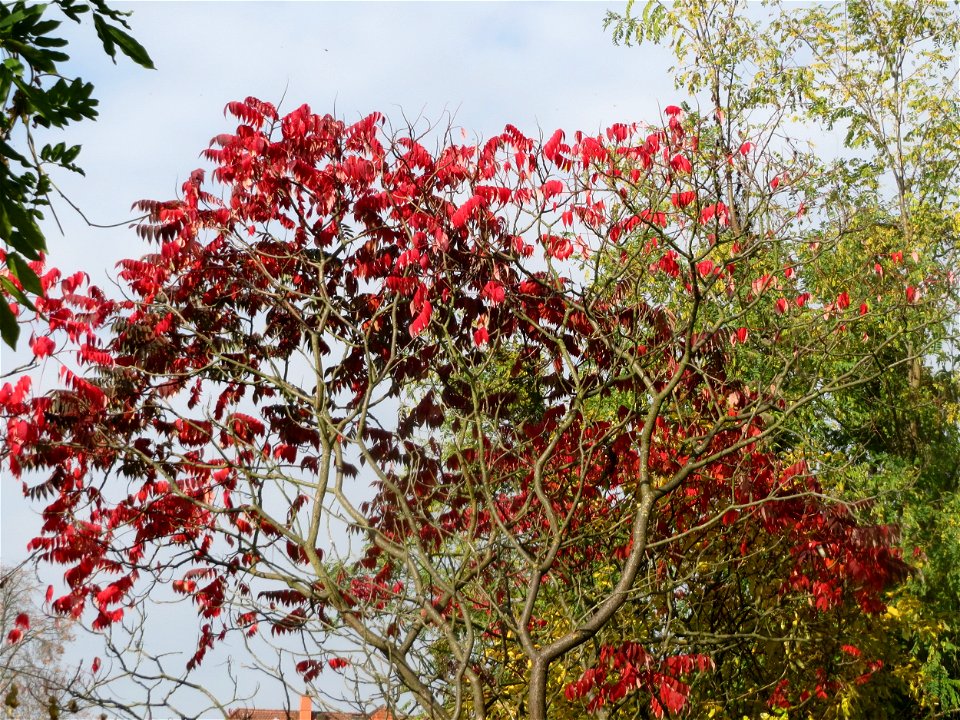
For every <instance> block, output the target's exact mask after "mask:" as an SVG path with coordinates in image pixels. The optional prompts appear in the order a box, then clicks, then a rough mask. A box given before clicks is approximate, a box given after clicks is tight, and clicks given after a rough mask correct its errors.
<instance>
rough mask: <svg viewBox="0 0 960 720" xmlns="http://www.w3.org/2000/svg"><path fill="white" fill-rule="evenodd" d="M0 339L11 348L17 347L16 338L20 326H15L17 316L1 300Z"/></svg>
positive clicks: (18, 334) (18, 335)
mask: <svg viewBox="0 0 960 720" xmlns="http://www.w3.org/2000/svg"><path fill="white" fill-rule="evenodd" d="M0 337H2V338H3V341H4V342H5V343H6V344H7V345H9V346H10V347H12V348H16V347H17V338H18V337H20V326H19V325H18V324H17V316H16V315H14V314H13V310H11V309H10V306H9V305H8V304H7V302H6V301H5V300H3V299H0Z"/></svg>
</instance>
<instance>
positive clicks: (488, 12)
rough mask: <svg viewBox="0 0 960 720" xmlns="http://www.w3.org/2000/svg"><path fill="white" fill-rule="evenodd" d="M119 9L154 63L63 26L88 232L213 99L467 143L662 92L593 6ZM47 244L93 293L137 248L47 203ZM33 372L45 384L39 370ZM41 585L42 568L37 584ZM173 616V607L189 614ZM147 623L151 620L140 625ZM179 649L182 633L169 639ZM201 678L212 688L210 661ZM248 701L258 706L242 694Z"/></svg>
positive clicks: (657, 104)
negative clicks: (438, 125)
mask: <svg viewBox="0 0 960 720" xmlns="http://www.w3.org/2000/svg"><path fill="white" fill-rule="evenodd" d="M113 6H115V7H123V8H126V9H133V10H134V16H133V18H132V19H131V25H132V27H133V35H134V36H135V37H136V38H137V39H138V40H140V42H141V43H142V44H143V45H144V46H145V47H146V48H147V50H148V51H149V52H150V54H151V55H152V57H153V59H154V62H155V64H156V67H157V69H156V70H154V71H148V70H143V69H141V68H139V67H136V66H134V65H133V64H132V63H130V62H128V61H126V60H125V59H123V58H121V59H120V60H119V62H118V64H117V65H112V64H111V63H110V61H109V59H107V58H106V57H105V56H104V54H103V52H102V49H101V48H100V46H99V44H98V41H97V38H96V36H95V34H94V32H93V30H92V28H91V27H88V26H81V27H79V28H77V29H76V31H75V32H71V34H70V38H71V46H70V49H69V52H70V54H71V56H72V60H71V62H70V63H69V64H68V65H67V66H66V67H65V70H66V71H67V73H69V74H77V75H80V76H81V77H83V78H84V79H86V80H88V81H90V82H93V84H94V85H95V87H96V93H95V94H96V96H97V97H98V98H99V100H100V118H99V120H97V121H96V122H92V123H91V122H88V123H83V124H81V125H78V126H73V127H71V128H70V130H69V132H68V134H67V135H66V136H65V137H64V138H63V139H64V140H66V142H67V143H68V144H71V143H80V144H82V145H83V152H82V153H81V155H80V158H79V164H80V165H81V166H82V167H83V168H84V169H85V170H86V177H72V176H65V175H61V176H58V177H57V178H56V179H57V181H58V183H59V185H60V186H61V187H62V188H63V190H64V192H65V193H66V194H67V195H68V196H69V198H70V199H71V200H72V201H73V202H74V203H75V204H76V205H78V206H79V207H80V208H81V209H82V210H83V212H84V213H85V214H86V215H87V217H88V218H89V219H90V220H91V221H92V222H94V223H98V224H113V223H123V221H125V220H127V219H129V218H130V217H131V213H130V205H131V203H133V202H134V201H136V200H138V199H142V198H151V199H161V200H163V199H169V198H172V197H174V195H175V194H176V193H177V191H178V189H179V187H180V185H181V183H182V182H183V180H184V179H185V178H186V177H187V176H189V174H190V172H191V170H193V169H194V168H196V167H200V166H202V164H203V163H202V162H201V159H200V158H199V153H200V152H201V151H202V150H203V149H204V148H205V147H206V146H207V143H208V142H209V140H210V138H212V137H213V136H215V135H217V134H219V133H222V132H230V131H232V129H233V127H235V123H234V124H233V125H231V123H230V122H229V121H227V120H225V119H224V115H223V108H224V105H225V104H226V103H227V102H229V101H231V100H235V99H242V98H244V97H246V96H248V95H254V96H257V97H260V98H262V99H265V100H270V101H272V102H274V103H279V102H280V100H281V98H283V104H282V106H281V112H283V111H284V110H287V111H289V110H292V109H294V108H296V107H298V106H299V105H301V104H303V103H307V104H309V105H310V106H311V108H312V109H313V110H314V111H315V112H320V113H326V112H331V113H335V114H336V115H338V116H340V117H341V118H343V119H345V120H348V121H349V120H354V119H358V118H360V117H362V116H364V115H366V114H368V113H370V112H372V111H374V110H379V111H381V112H383V113H384V114H386V115H387V116H388V117H389V118H391V119H393V120H394V121H395V123H401V122H403V118H404V116H406V117H407V118H416V117H420V116H422V117H423V118H424V119H425V120H427V121H433V122H444V123H445V122H447V116H448V115H452V116H453V122H454V124H455V125H459V126H461V127H463V128H465V129H466V130H467V131H468V133H470V134H477V135H480V136H483V137H489V136H490V135H492V134H494V133H496V132H499V131H500V130H502V129H503V126H504V125H505V124H506V123H512V124H514V125H516V126H518V127H519V128H520V129H521V130H522V131H524V132H526V133H528V134H536V133H537V132H538V129H539V130H542V131H543V132H544V133H545V134H549V133H551V132H552V131H553V130H554V129H556V128H558V127H561V128H564V129H565V130H567V131H568V132H569V131H572V130H576V129H583V130H585V131H596V130H599V129H601V128H605V127H607V126H609V125H610V124H612V123H614V122H621V121H626V122H631V121H643V120H648V121H655V120H656V119H657V118H658V117H659V116H660V110H661V108H663V107H665V106H666V105H669V104H672V103H676V102H678V101H679V100H682V99H684V98H682V97H679V96H678V94H677V92H676V91H674V89H673V83H672V80H671V78H670V76H669V74H668V72H667V70H668V67H669V65H670V64H671V63H670V58H669V56H668V55H667V54H666V53H665V52H664V51H662V50H657V49H648V48H644V49H638V48H624V47H614V46H613V44H612V42H611V40H610V37H609V34H608V33H605V32H604V31H603V28H602V21H603V17H604V15H605V12H606V9H607V8H608V7H610V8H613V9H616V10H622V8H623V4H607V3H603V2H577V3H574V2H564V3H548V2H535V3H513V2H499V3H480V2H469V3H468V2H464V3H459V2H458V3H454V2H432V3H400V2H396V3H372V2H370V3H367V2H364V3H360V2H355V3H332V2H329V3H328V2H323V3H320V2H317V3H312V2H295V3H280V2H269V3H267V2H243V3H227V2H204V3H200V2H191V3H187V2H167V3H148V2H138V3H127V4H126V5H121V4H113ZM56 208H57V215H58V217H59V219H60V223H61V225H62V227H63V230H64V232H63V234H61V233H60V231H59V230H58V229H57V226H56V225H55V224H54V223H52V222H47V223H46V231H47V238H48V244H49V249H50V257H51V263H52V264H55V265H57V266H58V267H60V268H61V269H63V270H64V272H65V274H66V273H69V272H73V271H75V270H77V269H82V270H86V271H87V272H88V273H89V274H90V275H91V277H92V278H93V279H94V282H96V283H98V284H103V283H109V282H110V281H109V280H108V277H109V275H110V274H112V273H113V272H114V265H115V263H116V262H117V260H119V259H121V258H124V257H136V256H139V255H141V254H143V253H144V252H147V251H148V248H147V247H146V246H145V245H144V244H143V242H142V241H141V240H140V239H139V238H138V237H137V235H136V234H135V233H134V232H133V231H132V230H129V229H127V228H126V227H125V226H121V227H119V228H116V229H111V230H103V229H97V228H92V227H88V226H87V225H86V224H85V223H84V222H83V220H82V219H81V218H80V217H79V216H78V215H77V214H76V213H75V212H73V211H72V210H70V209H69V208H68V207H67V206H66V205H65V204H64V203H58V204H57V205H56ZM25 346H26V343H25V340H21V350H20V352H18V353H13V352H11V351H10V350H9V349H8V348H6V347H5V346H4V347H3V349H2V351H0V353H2V355H0V363H2V367H3V368H7V369H9V368H11V367H14V366H15V365H17V364H19V363H18V362H17V360H18V358H23V357H25V355H24V352H23V350H24V348H25ZM47 374H48V375H51V376H52V375H53V373H52V372H48V373H47ZM0 499H2V507H0V519H2V533H0V541H2V545H0V557H2V560H3V561H4V562H5V563H10V562H15V561H16V560H18V559H19V558H21V557H23V554H24V547H25V543H26V541H27V540H28V539H29V537H31V536H32V535H33V534H35V529H36V528H37V527H38V526H39V523H38V521H37V518H36V508H31V507H30V506H28V505H26V504H25V501H24V500H23V499H22V498H21V496H20V489H19V487H18V485H17V483H16V482H14V481H13V480H12V479H11V478H9V477H4V478H3V482H2V484H0ZM57 573H58V571H57V572H55V573H54V575H56V574H57ZM181 609H182V610H186V611H187V612H190V611H191V610H190V608H189V607H183V608H181ZM155 619H156V618H155ZM164 622H165V624H166V623H169V624H166V625H165V632H166V639H167V640H168V641H170V642H171V643H172V645H173V646H176V645H177V644H178V643H179V644H180V645H182V646H183V647H184V648H188V647H190V646H191V645H192V643H193V642H194V638H195V625H194V623H193V622H186V623H184V626H185V627H186V628H187V629H186V630H185V632H184V633H183V635H182V637H180V636H178V634H177V633H171V632H170V628H172V627H177V626H178V624H177V623H176V622H175V621H171V620H169V619H165V620H164ZM206 672H207V675H206V676H204V682H206V683H207V684H208V685H209V686H210V687H211V689H214V690H217V689H219V688H220V687H223V683H222V682H221V681H222V679H223V678H222V675H223V673H224V671H223V669H222V667H219V666H217V665H216V664H214V663H211V664H210V665H209V666H208V669H207V670H206ZM259 698H260V700H259V702H260V705H269V704H270V695H269V694H261V695H260V696H259Z"/></svg>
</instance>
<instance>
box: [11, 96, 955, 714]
mask: <svg viewBox="0 0 960 720" xmlns="http://www.w3.org/2000/svg"><path fill="white" fill-rule="evenodd" d="M228 110H229V112H230V113H231V114H232V115H233V116H234V117H235V118H237V120H238V121H239V124H238V125H237V127H236V128H235V129H234V130H233V131H232V132H230V133H228V134H223V135H219V136H217V137H216V138H215V139H214V141H213V143H212V145H211V148H210V149H209V150H207V152H206V157H207V159H208V160H209V161H211V162H212V163H213V164H214V169H213V173H212V176H213V180H212V182H207V181H206V180H205V178H204V173H203V172H201V171H197V172H195V173H194V174H193V175H192V176H191V177H190V179H189V180H188V181H187V182H186V183H185V184H184V186H183V195H182V197H181V198H179V199H177V200H173V201H167V202H144V203H141V206H142V208H143V209H144V210H146V211H148V212H149V213H150V221H149V222H148V223H147V224H145V225H143V226H141V228H140V231H141V234H142V235H143V236H144V237H146V238H147V239H148V240H150V241H151V242H153V243H154V244H155V245H156V250H155V252H154V253H152V254H149V255H146V256H144V257H142V258H140V259H136V260H125V261H122V262H121V263H120V265H119V267H120V269H119V275H120V279H121V280H122V281H123V283H124V288H125V290H126V292H127V296H126V297H116V298H111V297H109V296H107V295H106V294H105V293H104V292H102V291H101V290H99V289H97V288H93V287H89V286H88V285H87V283H86V278H85V276H84V274H83V273H76V274H70V275H66V276H64V275H62V274H61V273H60V272H58V271H57V270H51V269H46V268H43V267H42V266H40V265H39V264H37V265H35V268H34V269H35V271H36V272H37V274H38V276H39V278H40V280H41V282H42V283H43V288H44V298H43V299H42V301H41V302H40V303H39V305H38V308H39V309H40V310H41V311H42V312H43V316H42V318H38V319H37V323H36V325H35V329H34V335H33V337H32V339H31V341H30V345H31V347H32V349H33V352H34V354H35V355H36V357H37V358H38V360H40V359H43V362H45V363H46V364H47V366H48V367H50V366H56V367H58V368H59V372H60V380H61V384H60V385H59V387H57V388H55V389H52V390H48V391H43V392H41V391H40V390H35V389H34V388H33V387H32V385H31V380H30V379H29V377H27V376H24V377H21V378H19V379H15V380H12V381H11V382H9V383H7V384H6V385H4V386H3V387H2V389H0V410H2V412H3V415H4V418H5V435H4V446H3V448H4V449H3V453H4V462H5V464H6V466H7V467H8V469H9V470H10V471H11V473H12V474H13V475H14V476H16V477H19V478H21V479H22V480H23V483H24V488H25V491H26V492H27V493H28V494H30V495H31V496H32V497H34V498H37V499H40V498H45V499H46V502H47V506H46V509H45V511H44V514H43V520H44V524H43V528H42V531H41V533H40V535H39V536H38V537H36V538H34V539H33V540H32V541H31V548H32V549H34V550H35V551H37V552H38V553H39V554H40V556H41V557H42V558H44V559H45V560H47V561H49V562H52V563H57V564H61V565H64V566H66V576H65V577H66V582H67V585H68V591H67V592H66V593H65V594H62V595H60V596H59V597H54V598H53V599H52V605H53V608H54V609H55V610H57V611H58V612H61V613H64V614H69V615H72V616H74V617H87V618H90V619H91V621H92V623H93V625H94V626H96V627H100V628H108V627H110V626H112V625H114V624H116V623H118V622H120V621H121V620H122V619H123V618H124V614H125V609H126V608H127V607H128V606H129V605H130V604H132V603H135V602H136V601H137V598H138V597H140V596H141V594H143V593H146V592H149V590H150V589H151V588H152V587H154V585H153V583H155V582H163V583H167V584H169V586H170V587H171V588H172V589H173V591H175V592H177V593H180V594H182V595H183V596H185V597H186V598H189V599H190V600H191V601H192V603H193V604H194V605H195V607H196V612H197V615H198V617H199V630H200V632H199V641H198V645H197V648H196V652H195V653H194V654H193V656H192V657H191V658H190V660H189V662H188V666H189V667H191V668H192V667H194V666H196V665H197V664H199V663H201V662H202V661H203V659H204V657H205V655H206V654H207V652H208V651H209V650H210V649H211V648H212V647H214V646H215V645H216V644H217V643H218V642H220V641H222V640H223V639H224V638H225V637H226V636H227V635H228V634H229V633H234V632H235V633H246V634H250V635H255V634H258V633H259V634H263V635H265V636H267V637H269V636H270V635H281V636H283V635H294V636H295V637H296V638H297V639H298V640H299V641H300V644H299V645H300V647H302V652H301V656H300V657H299V658H297V663H296V669H297V671H298V672H299V673H300V675H301V676H302V679H303V680H305V681H307V682H310V681H312V680H314V679H315V678H316V677H317V676H318V675H319V673H321V672H323V671H327V672H329V671H330V669H331V668H332V669H334V670H339V671H342V672H348V671H352V672H354V673H356V674H357V676H358V678H359V679H366V680H368V681H373V682H378V683H381V684H382V685H383V690H384V693H385V694H386V696H387V700H388V701H389V702H390V703H392V704H396V703H400V702H414V701H415V702H416V704H417V705H418V706H419V708H420V712H423V713H425V714H426V715H427V716H429V717H436V718H453V717H466V716H469V717H481V718H482V717H505V716H523V717H531V718H540V719H542V718H545V717H546V716H547V714H548V709H549V708H559V707H560V705H561V704H566V705H568V706H571V707H574V708H578V707H579V708H585V709H586V710H587V711H591V712H592V711H596V710H599V709H600V708H616V707H619V706H621V705H623V704H624V703H634V704H635V705H636V707H637V708H638V712H641V713H643V714H652V715H654V716H657V717H662V716H664V715H665V714H668V713H680V712H682V711H683V710H684V709H685V708H686V707H688V704H689V700H690V697H691V692H692V688H694V687H696V686H697V683H698V680H699V679H701V678H705V677H707V676H709V675H710V674H711V673H720V674H724V673H727V674H731V675H733V674H737V673H738V672H740V671H738V670H737V663H738V662H741V663H746V662H747V660H746V657H747V655H748V654H753V655H754V656H755V659H754V661H753V662H752V666H751V667H750V668H747V667H746V666H745V665H744V667H743V668H742V672H743V673H748V674H749V673H754V675H755V677H756V682H755V684H754V685H753V686H751V688H752V689H750V688H747V690H745V692H746V691H749V692H752V693H753V695H752V696H751V702H754V703H755V704H756V705H759V706H761V707H790V706H795V705H809V704H812V703H816V702H820V701H822V700H823V699H824V698H828V697H829V696H830V695H831V694H835V693H836V692H837V690H838V688H840V687H842V686H843V685H844V684H845V683H853V682H865V681H867V680H869V677H870V673H871V672H872V667H873V666H872V665H871V663H872V658H870V657H868V656H865V655H864V653H862V652H861V651H860V650H859V649H858V648H857V647H856V642H855V639H849V638H847V637H846V636H845V635H844V628H849V627H853V624H852V623H848V622H847V621H846V620H841V619H840V618H851V617H852V618H856V617H866V616H869V615H870V614H871V613H876V612H878V611H880V610H882V609H883V607H884V605H883V591H884V589H885V588H887V587H888V586H889V585H890V584H891V583H893V582H894V581H896V580H898V579H899V578H901V577H902V576H903V574H904V572H905V565H904V564H903V562H902V560H901V559H900V557H899V551H898V550H896V549H895V548H894V543H893V540H894V539H895V537H894V536H895V529H894V528H892V527H887V526H877V525H870V524H863V523H861V522H860V521H859V520H858V512H857V507H856V506H850V505H845V504H840V503H835V502H833V501H831V500H830V498H829V497H828V496H827V495H826V494H825V493H824V492H823V489H822V488H821V486H820V484H819V483H818V481H817V468H818V460H817V458H815V457H805V456H803V455H802V454H795V455H794V456H787V455H784V454H782V453H780V454H778V449H777V447H776V446H775V445H774V444H773V442H772V439H773V438H775V437H776V434H777V430H778V428H780V427H781V426H782V425H783V423H784V422H785V421H786V420H788V419H789V418H791V417H793V416H795V415H796V413H797V412H798V411H799V410H800V409H801V408H803V407H805V406H807V405H809V403H811V402H812V401H813V400H815V399H816V398H818V397H823V396H824V395H827V394H829V393H834V392H837V391H839V390H840V389H842V388H845V387H850V386H853V385H856V384H858V383H864V382H867V381H869V380H870V379H871V378H874V377H876V376H877V375H879V374H880V373H882V372H883V371H884V370H885V367H884V366H883V364H882V363H880V362H878V361H877V358H878V357H879V356H878V354H877V353H876V349H877V347H878V345H879V346H880V347H882V346H883V342H890V343H893V342H896V338H897V337H898V335H899V334H900V333H904V332H908V331H909V329H910V318H911V317H912V315H911V312H912V309H913V308H914V307H915V306H916V305H917V304H918V303H921V302H922V299H920V298H908V297H907V296H906V295H905V294H904V293H902V292H900V293H897V294H896V295H895V297H893V298H891V299H890V306H891V307H896V308H897V309H898V311H902V317H904V318H906V319H907V321H906V323H903V324H901V325H899V326H897V327H895V328H892V329H891V331H890V336H889V337H888V338H886V339H885V340H878V339H877V338H873V339H872V340H871V342H870V343H869V344H867V343H864V344H863V346H862V350H861V349H860V348H861V346H860V345H858V342H857V341H856V338H858V337H860V329H859V328H860V324H861V323H862V322H864V320H863V318H864V317H868V316H869V315H870V313H871V312H873V311H872V310H871V308H872V307H873V303H874V300H873V299H872V298H870V297H867V296H866V293H868V292H869V291H870V290H869V288H865V287H864V285H863V284H862V283H861V282H860V278H859V277H858V276H857V275H856V274H854V275H852V276H850V277H847V278H837V283H838V286H837V289H836V291H835V292H832V293H831V294H830V295H829V296H816V295H814V294H813V293H812V292H811V290H810V288H808V287H806V286H805V285H804V282H803V281H802V277H803V276H804V275H805V272H802V271H806V270H807V269H810V268H814V267H815V266H816V264H817V263H818V262H820V260H821V257H822V255H823V253H826V252H829V251H830V247H831V238H830V237H829V236H828V235H824V236H821V237H820V239H819V240H818V242H816V243H811V242H809V237H807V234H806V231H805V230H804V228H803V226H802V221H803V215H804V208H803V207H802V206H801V205H800V200H799V198H798V197H796V195H795V193H794V192H793V189H792V188H793V186H794V183H796V182H798V181H799V179H801V178H802V176H803V173H804V168H803V167H801V166H791V165H790V164H788V163H786V162H785V161H784V160H783V159H782V158H778V157H776V156H770V157H767V156H766V155H765V154H763V153H761V152H759V151H758V150H756V149H755V146H754V145H753V144H752V143H750V142H745V143H744V144H743V146H742V147H739V148H738V149H737V150H736V152H733V153H731V152H728V151H727V150H726V147H725V144H724V143H722V142H718V141H717V136H716V130H715V124H714V123H713V121H712V120H707V121H704V120H701V118H699V117H698V116H697V115H695V114H688V113H685V112H684V111H683V110H682V109H681V108H679V107H676V106H669V107H667V108H666V117H665V122H664V123H663V124H662V125H656V126H645V125H640V124H632V125H626V124H618V125H613V126H611V127H610V128H609V129H607V130H606V131H605V132H603V133H600V134H595V135H591V134H583V133H575V134H573V135H571V136H569V137H568V136H566V135H565V134H564V133H563V132H561V131H557V132H556V133H554V134H552V135H551V136H549V138H547V139H546V140H537V139H535V138H530V137H527V136H525V135H523V134H522V133H521V132H520V131H519V130H517V129H516V128H514V127H511V126H507V128H506V129H505V130H504V132H503V133H501V134H499V135H497V136H495V137H493V138H491V139H489V140H488V141H486V142H479V143H477V144H475V145H468V144H459V143H456V142H454V141H453V140H452V138H451V137H450V135H449V133H447V134H443V133H440V134H435V135H434V137H437V136H439V137H440V141H439V143H438V145H439V149H438V150H436V151H430V150H428V149H427V147H426V145H427V143H428V141H427V140H426V139H425V138H424V137H422V136H418V135H417V133H415V132H414V131H413V130H410V129H407V130H403V131H396V132H393V131H391V132H387V130H386V129H385V122H384V119H383V118H382V117H381V116H380V115H377V114H375V115H371V116H369V117H367V118H364V119H363V120H360V121H359V122H356V123H354V124H352V125H348V124H345V123H344V122H342V121H340V120H337V119H335V118H332V117H330V116H319V115H316V114H314V113H312V112H311V111H310V110H309V108H307V107H306V106H303V107H301V108H299V109H297V110H295V111H293V112H291V113H290V114H288V115H286V116H285V117H280V116H279V114H278V113H277V111H276V110H275V108H274V107H273V106H271V105H270V104H268V103H265V102H261V101H258V100H255V99H253V98H248V99H247V100H245V101H243V102H237V103H231V104H230V105H229V106H228ZM731 168H732V170H733V171H735V172H736V175H737V178H738V185H739V187H740V191H739V192H736V193H735V192H734V190H733V186H732V185H731V184H730V183H728V182H726V178H728V177H729V176H730V169H731ZM935 281H937V279H936V278H931V279H930V282H935ZM885 307H886V306H885ZM886 311H887V310H884V312H886ZM891 312H892V310H891ZM918 317H919V316H918ZM918 321H920V320H918ZM840 349H842V352H843V353H844V355H845V362H844V363H843V364H842V365H840V364H838V363H832V362H827V361H826V359H829V358H831V357H832V354H833V353H835V352H838V351H839V350H840ZM918 351H919V350H918ZM757 352H762V354H763V357H764V363H763V364H762V366H760V367H756V368H754V369H753V372H752V373H751V375H750V381H749V382H746V381H744V380H743V379H742V378H741V376H740V375H738V374H737V373H735V372H731V371H732V370H733V369H736V368H737V364H738V363H742V362H744V359H745V358H754V357H755V356H756V353H757ZM818 358H823V359H824V360H823V361H818ZM777 608H789V609H790V614H791V616H796V617H801V616H803V617H805V618H809V619H810V621H809V622H808V623H807V625H805V629H804V633H806V632H807V630H806V628H807V627H816V628H819V630H817V632H818V633H819V635H818V636H816V637H815V638H813V642H820V641H821V640H822V641H823V642H822V643H821V644H820V645H818V647H817V652H816V653H815V655H814V657H815V664H813V665H811V666H810V667H809V668H807V667H805V666H804V665H803V664H802V663H791V662H789V661H784V660H780V659H777V658H778V657H779V656H780V655H781V654H782V651H783V650H784V648H785V647H786V648H787V650H788V652H787V654H786V657H787V658H788V659H789V647H790V644H791V643H794V642H796V641H798V640H799V638H798V637H797V636H796V635H795V634H793V633H792V631H791V629H790V626H789V625H781V624H779V623H774V622H773V620H772V619H771V618H772V614H773V613H774V612H775V611H776V609H777ZM625 617H629V618H630V619H631V620H630V621H629V622H626V621H624V618H625ZM778 617H779V616H778ZM724 618H733V619H730V620H729V622H725V621H724ZM336 638H342V640H336ZM827 640H829V642H827ZM808 641H810V638H808ZM281 642H283V640H282V638H281ZM332 648H338V649H337V650H333V649H332ZM561 670H562V672H560V671H561Z"/></svg>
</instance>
